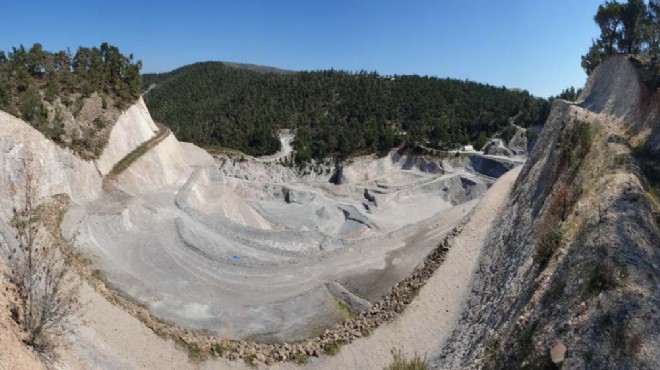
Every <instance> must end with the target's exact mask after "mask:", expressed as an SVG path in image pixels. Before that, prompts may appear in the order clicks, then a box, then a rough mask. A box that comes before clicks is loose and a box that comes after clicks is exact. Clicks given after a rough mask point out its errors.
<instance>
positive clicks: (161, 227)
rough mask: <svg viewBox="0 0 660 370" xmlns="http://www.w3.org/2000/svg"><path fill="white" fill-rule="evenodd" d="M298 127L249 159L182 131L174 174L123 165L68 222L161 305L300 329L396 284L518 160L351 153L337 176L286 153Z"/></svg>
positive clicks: (321, 323) (120, 281)
mask: <svg viewBox="0 0 660 370" xmlns="http://www.w3.org/2000/svg"><path fill="white" fill-rule="evenodd" d="M291 139H292V138H291V136H290V135H285V136H283V137H282V144H283V151H282V152H281V153H280V155H276V156H271V157H268V158H247V160H237V159H232V158H229V157H217V158H215V160H211V158H210V157H207V156H206V154H205V153H201V151H200V150H199V149H198V148H196V147H194V146H192V145H186V144H180V143H178V142H177V143H176V144H178V145H179V147H180V148H179V149H180V150H182V151H183V156H184V157H185V158H186V160H187V162H188V167H187V168H185V169H183V170H181V171H179V172H177V174H178V176H179V178H178V179H177V181H170V182H168V183H169V185H165V186H162V187H158V188H140V187H139V186H137V185H136V184H134V182H135V180H131V177H135V176H137V175H139V174H136V173H134V174H132V175H130V174H129V175H122V176H118V177H117V179H116V180H113V184H114V185H113V186H107V187H106V188H107V189H105V190H104V193H103V194H102V195H101V196H100V197H99V198H98V199H97V200H95V201H93V202H90V203H87V204H85V205H82V206H78V207H75V206H74V207H72V208H71V209H70V210H69V212H68V213H67V215H66V217H65V219H64V223H63V231H64V234H65V235H69V236H70V237H72V238H74V237H75V244H76V246H77V247H78V248H79V249H80V250H82V251H83V252H84V253H85V254H86V255H88V256H89V257H90V258H91V259H92V260H93V261H94V262H93V263H94V267H95V268H98V269H99V270H100V271H103V273H104V274H105V276H106V278H107V280H108V281H109V283H110V284H111V285H112V286H114V287H115V288H116V289H118V290H119V291H120V292H122V294H124V295H126V296H127V297H128V298H131V299H134V300H135V301H137V302H139V303H142V304H145V305H146V306H147V307H148V308H149V309H150V310H151V312H152V313H153V314H155V315H156V316H157V317H160V318H162V319H165V320H168V321H171V322H173V323H175V324H177V325H180V326H183V327H186V328H191V329H204V330H208V331H210V332H213V333H216V334H218V335H221V336H223V337H228V338H234V339H249V340H256V341H261V342H281V341H293V340H299V339H303V338H306V337H310V336H314V335H318V334H320V333H321V332H322V331H323V330H324V329H326V328H328V327H330V326H332V325H333V324H334V323H336V322H338V321H341V320H343V319H344V318H346V316H347V315H348V314H349V312H347V310H346V308H345V307H351V308H353V309H354V310H359V309H360V308H364V307H367V306H368V304H369V302H368V301H373V300H376V299H377V298H378V297H380V296H381V295H383V294H385V293H386V292H388V291H389V290H390V289H391V288H392V286H394V285H395V284H396V283H397V282H399V281H400V280H401V279H403V278H404V277H405V276H406V275H408V274H409V273H410V272H411V271H412V270H413V269H414V267H415V266H416V265H418V264H419V263H420V261H422V260H423V259H424V257H425V256H426V254H428V252H429V251H430V250H431V249H432V248H433V247H434V246H435V245H436V244H437V243H438V241H440V240H441V239H442V238H443V236H444V235H445V234H446V233H447V232H449V231H450V230H451V229H452V228H453V227H454V226H455V225H456V224H457V223H459V222H460V221H461V220H462V219H463V218H464V216H465V215H466V214H467V213H469V211H470V210H471V209H472V208H473V207H474V206H475V205H476V203H477V201H478V199H479V198H480V197H481V195H482V194H483V193H484V192H485V191H486V190H487V188H488V187H489V186H490V184H491V183H492V181H493V177H497V176H499V175H501V174H502V173H504V172H506V171H507V170H508V169H510V168H512V167H513V166H514V165H515V164H517V161H519V159H510V158H500V157H492V156H481V155H469V156H457V157H455V158H452V159H446V160H428V159H422V158H415V157H407V156H400V155H398V154H396V153H392V154H391V155H390V156H388V157H385V158H380V159H377V158H374V157H367V158H359V159H356V160H354V161H353V162H352V163H351V164H348V165H345V166H343V168H342V171H341V173H340V176H339V179H340V183H341V184H340V185H333V184H331V183H330V178H331V177H332V176H331V175H332V174H333V172H334V171H336V169H335V168H332V166H320V165H318V166H316V167H315V168H314V170H315V171H312V170H311V169H310V168H308V169H306V170H294V169H291V168H287V167H284V166H282V165H280V164H279V160H280V159H281V158H282V156H286V155H288V154H289V152H290V150H289V148H290V142H291ZM159 145H165V146H167V145H171V143H168V141H167V140H166V141H165V143H164V144H159ZM161 159H162V158H161ZM141 160H142V159H141ZM138 167H139V166H138ZM484 169H487V171H484ZM129 172H130V171H129ZM134 172H139V171H137V170H136V171H134ZM482 173H486V175H483V174H482ZM336 177H337V176H335V178H336ZM356 302H357V303H356Z"/></svg>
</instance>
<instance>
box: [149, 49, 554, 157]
mask: <svg viewBox="0 0 660 370" xmlns="http://www.w3.org/2000/svg"><path fill="white" fill-rule="evenodd" d="M147 90H148V91H149V92H148V93H147V94H146V95H145V100H146V103H147V106H148V107H149V110H150V112H151V114H152V115H153V117H154V118H155V119H156V120H157V121H159V122H162V123H164V124H165V125H168V126H170V127H171V128H172V130H173V131H174V133H175V134H176V135H177V137H178V138H179V139H181V140H186V141H192V142H194V143H196V144H199V145H202V146H216V145H217V146H223V147H229V148H234V149H239V150H241V151H244V152H246V153H249V154H252V155H262V154H268V153H272V152H275V151H276V150H277V149H278V148H279V142H278V140H277V137H276V136H277V135H276V132H277V130H278V129H280V128H296V129H298V134H297V138H296V141H295V143H294V145H295V148H296V150H297V151H298V153H297V159H298V160H301V161H304V160H307V159H309V158H320V157H325V156H329V155H340V156H344V157H346V156H350V155H355V154H361V153H373V152H381V153H382V152H385V151H387V150H389V149H391V148H393V147H395V146H397V145H399V144H401V142H402V141H406V142H408V143H411V144H419V143H423V144H425V145H429V146H435V147H452V146H455V145H458V144H467V143H474V144H477V142H478V141H485V139H486V138H487V137H488V136H489V135H492V134H494V133H495V132H496V131H498V130H500V129H502V128H503V127H505V126H507V125H508V124H509V123H515V124H518V125H520V126H524V127H527V126H529V125H534V124H542V123H543V122H544V121H545V119H546V117H547V115H548V111H549V103H548V101H547V100H545V99H541V98H535V97H533V96H531V95H530V94H529V93H527V92H525V91H514V90H509V89H506V88H503V87H494V86H489V85H484V84H479V83H475V82H469V81H460V80H454V79H440V78H436V77H421V76H380V75H378V74H377V73H375V72H374V73H368V72H358V73H349V72H343V71H335V70H329V71H314V72H296V73H270V72H269V71H268V70H259V71H256V70H254V68H250V69H246V68H235V67H232V66H230V65H227V64H224V63H221V62H204V63H197V64H192V65H189V66H185V67H182V68H179V69H177V70H174V71H172V72H169V73H164V74H146V75H143V91H147Z"/></svg>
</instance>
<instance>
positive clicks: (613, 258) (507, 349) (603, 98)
mask: <svg viewBox="0 0 660 370" xmlns="http://www.w3.org/2000/svg"><path fill="white" fill-rule="evenodd" d="M659 95H660V94H659V93H658V92H656V91H649V89H648V88H647V86H646V85H645V84H644V82H643V81H642V80H641V79H640V76H639V73H638V71H637V70H636V69H635V67H634V66H633V64H632V63H631V62H630V61H629V59H628V58H627V57H625V56H619V57H613V58H611V59H609V60H607V61H605V62H604V63H603V64H602V65H601V66H600V67H599V68H598V69H597V70H596V71H594V73H593V74H592V76H591V77H590V79H589V81H588V83H587V86H586V88H585V91H584V93H583V95H582V97H581V101H580V102H578V104H573V103H570V102H566V101H556V102H555V103H554V104H553V108H552V111H551V114H550V117H549V118H548V121H547V123H546V125H545V127H544V129H543V132H542V133H541V136H540V137H539V139H538V142H537V144H536V146H535V148H534V150H533V152H532V154H531V156H530V158H529V160H528V162H527V163H526V164H525V167H524V168H523V170H522V173H521V175H520V177H519V179H518V180H517V182H516V184H515V187H514V190H513V193H512V194H513V195H512V201H511V203H510V204H509V206H508V207H507V208H506V209H505V210H504V212H503V214H502V217H501V222H500V223H499V225H498V226H497V227H496V228H495V229H493V231H492V235H491V236H490V238H489V240H488V241H487V243H486V245H485V247H484V255H483V257H482V258H481V261H480V266H479V270H478V272H477V274H476V277H475V282H474V285H473V293H472V296H471V298H470V299H469V301H468V307H467V310H466V312H465V315H464V317H463V318H462V320H461V324H460V325H459V327H458V328H457V329H456V331H455V332H454V334H453V336H452V337H451V338H450V340H449V341H448V342H447V343H448V344H447V346H446V347H445V348H444V350H442V352H441V354H440V355H439V356H437V357H435V358H434V359H432V364H433V365H434V366H436V367H441V368H456V367H483V368H510V367H512V366H513V367H520V368H539V367H545V366H552V363H553V362H555V364H558V363H562V362H563V364H564V366H565V367H567V368H635V369H639V368H658V367H660V353H659V352H658V348H660V315H659V314H658V307H659V306H660V293H659V292H658V286H660V274H659V273H658V266H660V250H659V246H660V232H659V231H658V223H657V221H658V218H657V213H654V212H657V206H655V207H654V200H653V196H652V195H651V194H650V193H649V190H650V189H649V187H648V186H649V184H648V182H647V181H646V179H645V177H644V176H643V174H642V172H641V171H640V164H642V165H643V164H644V163H643V162H642V163H640V162H638V161H637V160H636V159H635V157H634V156H633V148H634V147H637V148H640V147H644V148H646V149H647V150H648V151H650V152H652V153H653V152H654V153H656V155H657V149H658V147H657V145H655V144H654V143H655V140H656V139H655V138H657V135H658V131H659V129H658V128H659V127H660V121H659V119H658V111H659V107H660V104H658V98H659ZM655 204H657V203H655ZM551 349H552V350H553V356H552V357H554V359H553V358H551V355H550V351H551Z"/></svg>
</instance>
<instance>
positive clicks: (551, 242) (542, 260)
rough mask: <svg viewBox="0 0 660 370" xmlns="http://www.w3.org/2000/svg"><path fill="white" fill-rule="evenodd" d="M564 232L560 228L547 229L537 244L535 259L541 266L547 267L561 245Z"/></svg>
mask: <svg viewBox="0 0 660 370" xmlns="http://www.w3.org/2000/svg"><path fill="white" fill-rule="evenodd" d="M563 237H564V236H563V234H562V232H561V230H560V229H559V228H554V229H550V230H548V231H546V232H545V233H544V234H543V235H542V236H541V238H540V240H539V242H538V243H537V245H536V253H535V255H534V260H535V261H537V262H538V264H539V266H540V267H541V268H545V267H546V266H547V265H548V262H550V259H551V258H552V256H553V255H554V254H555V252H556V251H557V249H559V247H560V246H561V241H562V239H563Z"/></svg>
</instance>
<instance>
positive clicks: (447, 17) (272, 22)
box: [0, 0, 602, 97]
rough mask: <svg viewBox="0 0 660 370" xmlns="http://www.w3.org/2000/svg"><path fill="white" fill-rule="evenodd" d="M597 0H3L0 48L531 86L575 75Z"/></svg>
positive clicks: (557, 84)
mask: <svg viewBox="0 0 660 370" xmlns="http://www.w3.org/2000/svg"><path fill="white" fill-rule="evenodd" d="M601 2H602V1H600V0H579V1H578V0H531V1H530V0H471V1H465V0H455V1H440V0H438V1H415V0H407V1H404V0H401V1H394V0H380V1H376V0H352V1H349V0H334V1H333V0H314V1H313V0H307V1H305V0H240V1H238V0H237V1H211V0H208V1H200V0H187V1H178V2H174V1H168V0H162V1H141V0H133V1H124V0H112V1H110V0H108V1H89V0H87V1H77V0H76V1H64V0H63V1H6V2H4V4H3V5H2V13H3V16H2V21H1V22H0V49H2V50H8V49H10V48H11V47H12V46H15V45H19V44H21V43H23V44H25V45H26V46H28V45H31V44H32V43H34V42H41V43H42V44H43V45H44V48H46V49H48V50H60V49H64V48H66V47H70V48H71V49H72V51H75V49H76V48H77V47H78V46H79V45H85V46H92V45H98V44H100V43H101V42H103V41H108V42H109V43H111V44H113V45H117V46H118V47H119V48H120V50H122V52H124V53H133V54H135V56H136V58H138V59H141V60H142V61H143V64H144V68H143V72H166V71H169V70H171V69H174V68H177V67H180V66H182V65H185V64H189V63H193V62H198V61H206V60H224V61H234V62H245V63H254V64H262V65H268V66H274V67H280V68H285V69H294V70H301V69H312V70H314V69H326V68H331V67H334V68H336V69H346V70H352V71H355V70H360V69H365V70H370V71H371V70H376V71H378V72H380V73H381V74H412V73H416V74H420V75H434V76H440V77H453V78H459V79H470V80H474V81H479V82H485V83H490V84H493V85H497V86H500V85H504V86H507V87H518V88H524V89H527V90H529V91H530V92H531V93H533V94H535V95H538V96H543V97H546V96H549V95H552V94H557V93H559V92H560V91H561V90H562V89H563V88H565V87H568V86H571V85H573V86H576V87H578V86H582V85H583V84H584V81H585V79H586V76H585V74H584V72H583V71H582V69H581V68H580V55H581V54H583V53H584V52H585V51H586V50H587V48H588V47H589V45H590V43H591V39H592V38H594V37H596V36H597V35H598V30H597V28H596V26H595V25H594V23H593V15H594V14H595V12H596V8H597V7H598V4H599V3H601Z"/></svg>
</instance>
